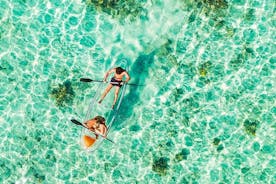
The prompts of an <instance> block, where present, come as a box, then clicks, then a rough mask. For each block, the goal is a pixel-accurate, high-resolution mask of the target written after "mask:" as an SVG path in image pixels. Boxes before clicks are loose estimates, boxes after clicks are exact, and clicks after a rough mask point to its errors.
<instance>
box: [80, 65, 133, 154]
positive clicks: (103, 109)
mask: <svg viewBox="0 0 276 184" xmlns="http://www.w3.org/2000/svg"><path fill="white" fill-rule="evenodd" d="M119 66H120V67H122V68H124V69H126V70H127V71H128V66H127V61H126V60H122V61H120V62H119V63H116V66H114V67H119ZM114 67H113V68H114ZM111 77H112V76H111ZM108 84H109V83H104V82H95V83H94V85H98V88H97V90H96V93H95V95H94V97H93V98H92V99H91V102H90V104H89V107H88V110H87V113H86V116H85V119H84V121H83V123H84V122H86V121H87V120H89V119H92V118H94V117H95V116H102V117H104V118H105V120H106V126H107V128H108V129H107V137H108V138H109V139H111V140H112V138H110V137H109V136H108V135H109V131H110V129H111V126H112V124H113V122H114V121H115V118H116V116H117V113H118V111H119V108H120V105H121V103H122V100H123V98H124V95H125V92H126V87H127V85H123V86H122V87H121V89H120V92H119V95H118V99H117V102H116V104H115V106H114V108H113V109H112V108H111V106H112V103H113V100H114V90H115V87H113V88H112V89H111V90H110V92H109V93H108V94H107V95H106V97H105V99H104V100H103V101H102V103H101V104H99V103H98V101H99V99H100V97H101V95H102V93H103V92H104V90H105V89H106V87H107V86H108ZM80 139H81V140H80V141H81V145H82V146H83V148H84V149H85V150H86V151H88V152H92V151H94V150H96V149H97V148H98V147H99V146H100V145H101V144H102V142H103V141H108V140H105V139H104V138H103V137H101V136H98V139H96V136H95V134H94V133H93V132H91V131H89V130H88V129H86V128H82V131H81V137H80ZM111 144H112V143H111Z"/></svg>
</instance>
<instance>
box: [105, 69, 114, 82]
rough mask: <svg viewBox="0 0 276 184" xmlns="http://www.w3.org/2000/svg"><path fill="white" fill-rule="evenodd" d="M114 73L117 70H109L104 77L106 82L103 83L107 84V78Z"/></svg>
mask: <svg viewBox="0 0 276 184" xmlns="http://www.w3.org/2000/svg"><path fill="white" fill-rule="evenodd" d="M113 72H115V68H112V69H110V70H108V71H107V72H106V73H105V75H104V80H103V81H104V82H106V79H107V77H108V76H109V75H110V74H111V73H113Z"/></svg>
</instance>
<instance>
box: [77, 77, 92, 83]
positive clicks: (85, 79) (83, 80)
mask: <svg viewBox="0 0 276 184" xmlns="http://www.w3.org/2000/svg"><path fill="white" fill-rule="evenodd" d="M80 81H81V82H92V81H93V80H92V79H88V78H80Z"/></svg>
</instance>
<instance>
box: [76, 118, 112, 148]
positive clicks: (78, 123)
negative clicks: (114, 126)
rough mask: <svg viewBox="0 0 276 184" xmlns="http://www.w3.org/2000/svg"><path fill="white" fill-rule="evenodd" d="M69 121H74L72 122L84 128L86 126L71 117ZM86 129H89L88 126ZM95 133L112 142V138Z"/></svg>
mask: <svg viewBox="0 0 276 184" xmlns="http://www.w3.org/2000/svg"><path fill="white" fill-rule="evenodd" d="M71 122H72V123H74V124H76V125H80V126H83V127H84V128H87V127H86V126H84V125H83V124H82V123H81V122H79V121H78V120H75V119H71ZM87 129H88V130H90V129H89V128H87ZM90 131H91V132H93V131H92V130H90ZM93 133H94V134H96V132H93ZM96 135H99V136H101V137H102V138H104V139H106V140H108V141H110V142H112V143H114V142H113V141H112V140H110V139H108V138H107V137H104V136H102V135H100V134H96Z"/></svg>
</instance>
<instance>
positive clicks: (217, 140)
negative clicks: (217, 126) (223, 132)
mask: <svg viewBox="0 0 276 184" xmlns="http://www.w3.org/2000/svg"><path fill="white" fill-rule="evenodd" d="M219 143H220V139H219V138H217V137H216V138H214V140H213V144H214V145H215V146H217V145H219Z"/></svg>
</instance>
